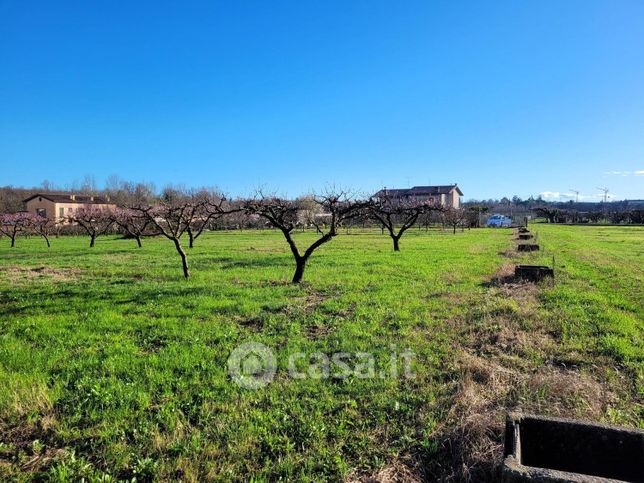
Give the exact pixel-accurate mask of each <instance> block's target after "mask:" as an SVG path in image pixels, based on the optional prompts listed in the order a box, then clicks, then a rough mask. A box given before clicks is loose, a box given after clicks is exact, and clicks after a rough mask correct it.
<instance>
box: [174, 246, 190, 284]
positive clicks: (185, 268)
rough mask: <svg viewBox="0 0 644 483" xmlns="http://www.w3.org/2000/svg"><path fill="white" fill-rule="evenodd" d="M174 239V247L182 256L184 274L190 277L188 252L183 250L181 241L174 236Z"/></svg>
mask: <svg viewBox="0 0 644 483" xmlns="http://www.w3.org/2000/svg"><path fill="white" fill-rule="evenodd" d="M172 241H173V242H174V247H175V248H176V249H177V252H178V253H179V256H180V257H181V267H182V268H183V276H184V277H186V278H188V277H190V273H189V272H188V257H187V256H186V252H185V251H183V247H182V246H181V242H179V240H178V239H177V238H174V239H173V240H172Z"/></svg>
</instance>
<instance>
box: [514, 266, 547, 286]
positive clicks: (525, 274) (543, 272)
mask: <svg viewBox="0 0 644 483" xmlns="http://www.w3.org/2000/svg"><path fill="white" fill-rule="evenodd" d="M514 276H515V277H516V278H520V279H523V280H529V281H531V282H538V281H540V280H543V279H544V278H546V277H551V278H554V276H555V271H554V269H552V268H550V267H546V266H543V265H517V266H515V267H514Z"/></svg>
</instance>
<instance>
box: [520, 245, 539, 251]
mask: <svg viewBox="0 0 644 483" xmlns="http://www.w3.org/2000/svg"><path fill="white" fill-rule="evenodd" d="M517 249H518V250H519V251H520V252H537V251H539V245H537V244H536V243H519V244H518V245H517Z"/></svg>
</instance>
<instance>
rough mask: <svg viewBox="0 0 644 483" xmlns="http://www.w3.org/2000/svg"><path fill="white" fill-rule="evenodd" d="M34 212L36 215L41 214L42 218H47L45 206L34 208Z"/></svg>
mask: <svg viewBox="0 0 644 483" xmlns="http://www.w3.org/2000/svg"><path fill="white" fill-rule="evenodd" d="M36 214H37V215H38V216H42V217H44V218H47V210H46V209H45V208H36Z"/></svg>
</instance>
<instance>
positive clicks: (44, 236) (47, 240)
mask: <svg viewBox="0 0 644 483" xmlns="http://www.w3.org/2000/svg"><path fill="white" fill-rule="evenodd" d="M42 237H43V238H44V239H45V241H46V242H47V248H51V245H50V244H49V237H48V236H46V235H43V236H42Z"/></svg>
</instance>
